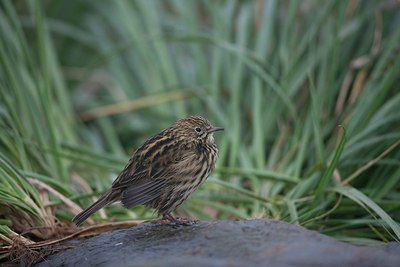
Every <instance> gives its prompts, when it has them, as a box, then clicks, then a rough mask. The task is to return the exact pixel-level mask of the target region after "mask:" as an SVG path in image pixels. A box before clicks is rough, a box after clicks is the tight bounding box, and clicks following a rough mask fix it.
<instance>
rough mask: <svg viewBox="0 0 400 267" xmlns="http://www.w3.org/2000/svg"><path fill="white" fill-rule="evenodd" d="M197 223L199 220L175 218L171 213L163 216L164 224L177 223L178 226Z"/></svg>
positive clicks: (162, 221)
mask: <svg viewBox="0 0 400 267" xmlns="http://www.w3.org/2000/svg"><path fill="white" fill-rule="evenodd" d="M196 222H197V220H194V219H191V218H181V217H174V216H172V215H171V214H170V213H167V214H163V217H162V219H161V223H162V224H169V223H175V224H178V225H192V224H194V223H196Z"/></svg>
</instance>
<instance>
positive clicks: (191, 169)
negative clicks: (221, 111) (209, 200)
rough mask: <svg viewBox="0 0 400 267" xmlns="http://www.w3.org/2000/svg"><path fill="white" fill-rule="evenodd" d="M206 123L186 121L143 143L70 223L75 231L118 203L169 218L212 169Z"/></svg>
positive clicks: (212, 151) (211, 147) (209, 132)
mask: <svg viewBox="0 0 400 267" xmlns="http://www.w3.org/2000/svg"><path fill="white" fill-rule="evenodd" d="M220 130H223V128H218V127H217V128H215V127H212V126H211V124H210V123H209V121H208V120H206V119H204V118H202V117H199V116H190V117H187V118H185V119H181V120H178V121H176V122H175V123H174V124H173V125H172V126H171V127H169V128H167V129H165V130H163V131H161V132H160V133H158V134H157V135H155V136H153V137H151V138H150V139H148V140H147V141H146V142H145V143H144V144H143V145H142V146H141V147H139V148H138V149H137V150H136V151H135V152H134V153H133V155H132V157H131V158H130V159H129V162H128V164H127V165H126V166H125V168H124V169H123V170H122V172H121V173H120V174H119V175H118V177H117V179H115V181H114V182H113V184H112V186H111V189H109V190H108V191H107V192H106V193H105V194H104V195H103V196H101V197H100V198H99V200H97V201H96V202H95V203H93V204H92V205H91V206H90V207H88V208H87V209H86V210H84V211H83V212H81V213H80V214H78V215H77V216H76V217H75V218H74V219H73V221H74V222H75V224H76V225H80V224H81V223H82V222H83V221H85V220H86V219H87V218H88V217H89V216H91V215H92V214H93V213H95V212H96V211H98V210H99V209H101V208H102V207H104V206H107V205H109V204H111V203H113V202H115V201H121V202H122V204H123V206H124V207H126V208H133V207H135V206H138V205H145V206H147V207H150V208H153V209H155V210H156V211H157V212H158V213H159V214H160V215H162V216H163V218H164V219H166V220H168V221H174V222H177V223H179V222H182V223H185V222H187V221H179V220H177V219H176V218H174V217H173V216H172V215H171V212H173V211H174V210H175V209H176V208H177V207H178V206H179V205H181V204H182V203H183V202H184V201H185V200H186V199H187V197H188V196H189V195H190V194H191V193H193V192H194V191H195V190H196V189H197V188H198V187H199V186H200V185H201V184H202V183H203V182H204V181H205V179H206V178H207V177H208V176H209V174H210V173H211V171H212V170H213V169H214V166H215V162H216V160H217V157H218V149H217V146H216V144H215V143H214V138H213V132H215V131H220Z"/></svg>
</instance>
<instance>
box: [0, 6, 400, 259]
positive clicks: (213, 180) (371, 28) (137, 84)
mask: <svg viewBox="0 0 400 267" xmlns="http://www.w3.org/2000/svg"><path fill="white" fill-rule="evenodd" d="M398 29H400V12H399V4H398V2H397V1H356V0H351V1H323V3H321V1H311V0H306V1H274V0H269V1H206V0H204V1H181V0H170V1H147V0H146V1H144V0H137V1H128V0H127V1H124V0H119V1H6V0H5V1H1V3H0V36H1V38H0V117H1V119H0V129H1V134H0V149H1V151H0V152H1V154H0V240H1V241H0V242H1V243H0V244H2V245H3V246H7V245H10V244H11V243H12V240H13V238H14V237H15V236H16V235H19V234H22V235H23V236H24V237H25V238H26V240H25V241H26V242H28V243H29V242H33V241H40V240H46V239H49V238H54V237H57V236H59V235H60V234H65V231H67V230H65V229H70V228H69V226H71V218H72V217H73V215H74V214H76V213H77V212H79V210H80V209H81V208H82V207H86V206H87V205H88V204H89V203H91V202H92V201H93V200H94V198H95V197H96V196H98V195H99V194H101V193H102V192H104V191H105V190H106V189H107V188H108V187H109V186H110V184H111V182H112V180H113V179H114V178H115V177H116V175H117V174H118V172H119V171H120V170H121V169H122V168H123V167H124V164H125V163H126V162H127V159H128V156H129V154H131V153H132V152H133V151H134V149H135V148H137V147H138V146H139V145H140V144H141V143H142V142H143V141H144V140H146V139H147V138H148V137H149V136H151V135H153V134H155V133H156V132H158V131H160V130H161V129H163V128H165V127H168V126H169V125H170V124H171V123H172V122H174V121H175V120H176V119H178V118H182V117H185V116H187V115H189V114H198V115H202V116H205V117H207V118H208V119H209V120H210V121H211V122H212V123H213V124H214V125H217V126H223V127H225V129H226V131H225V132H224V133H223V134H219V135H218V136H217V142H218V144H219V147H220V159H219V161H218V166H217V169H216V171H215V172H214V173H213V175H212V177H210V179H209V180H208V182H207V183H206V184H204V186H203V187H202V188H201V189H200V190H199V191H198V192H197V193H196V194H195V195H194V196H193V197H192V198H190V200H189V201H188V202H187V203H186V204H185V205H184V206H183V207H182V208H181V209H180V210H179V213H180V214H183V215H187V216H193V217H196V218H199V219H247V218H261V217H262V218H265V217H266V218H273V219H277V220H284V221H287V222H290V223H295V224H300V225H303V226H305V227H307V228H310V229H316V230H318V231H320V232H322V233H325V234H328V235H331V236H333V237H335V238H337V239H340V240H346V241H349V242H355V243H361V244H373V243H375V242H379V241H393V240H399V238H400V227H399V221H400V168H399V167H400V160H399V159H400V149H399V145H400V112H399V106H400V90H399V87H400V86H399V84H400V53H399V50H400V31H399V30H398ZM339 125H341V126H339ZM149 218H154V215H153V213H152V211H150V210H148V209H144V208H141V207H139V208H136V209H133V210H125V209H123V208H121V207H120V206H118V205H116V206H112V207H110V208H108V209H106V211H105V212H102V213H99V214H97V215H96V216H93V221H92V222H89V223H93V222H109V221H122V220H132V219H140V220H141V219H149ZM62 229H64V230H62ZM4 256H6V254H3V257H4Z"/></svg>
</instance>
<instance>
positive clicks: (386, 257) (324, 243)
mask: <svg viewBox="0 0 400 267" xmlns="http://www.w3.org/2000/svg"><path fill="white" fill-rule="evenodd" d="M75 246H76V247H75V248H74V249H70V250H66V251H62V252H59V253H58V254H54V255H52V256H50V257H48V258H47V259H46V261H44V262H41V263H40V264H39V266H112V267H117V266H151V267H160V266H190V267H197V266H216V267H217V266H218V267H220V266H221V267H222V266H232V267H236V266H238V267H239V266H240V267H242V266H279V267H280V266H282V267H286V266H307V267H310V266H335V267H336V266H400V244H399V243H390V244H388V245H383V246H376V247H358V246H353V245H350V244H346V243H342V242H339V241H336V240H334V239H332V238H330V237H327V236H324V235H322V234H319V233H317V232H314V231H309V230H306V229H304V228H302V227H300V226H296V225H291V224H287V223H284V222H279V221H272V220H248V221H211V222H198V223H197V224H194V225H192V226H178V225H161V224H152V223H146V224H141V225H139V226H136V227H132V228H130V229H123V230H116V231H113V232H109V233H105V234H101V235H99V236H96V237H93V238H90V239H87V240H83V241H79V242H75Z"/></svg>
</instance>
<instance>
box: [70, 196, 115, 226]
mask: <svg viewBox="0 0 400 267" xmlns="http://www.w3.org/2000/svg"><path fill="white" fill-rule="evenodd" d="M118 197H119V192H115V191H114V190H112V189H110V190H108V191H107V192H106V193H105V194H104V195H102V196H101V197H100V198H99V199H98V200H97V201H96V202H94V203H93V204H92V205H90V206H89V207H88V208H86V209H85V210H84V211H82V212H81V213H79V214H78V215H76V216H75V217H74V218H73V219H72V221H73V222H74V223H75V225H76V226H79V225H81V224H82V223H83V222H84V221H86V219H87V218H89V217H90V216H91V215H92V214H93V213H95V212H96V211H98V210H99V209H101V208H103V207H105V206H108V205H109V204H111V203H113V202H115V201H117V200H118Z"/></svg>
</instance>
